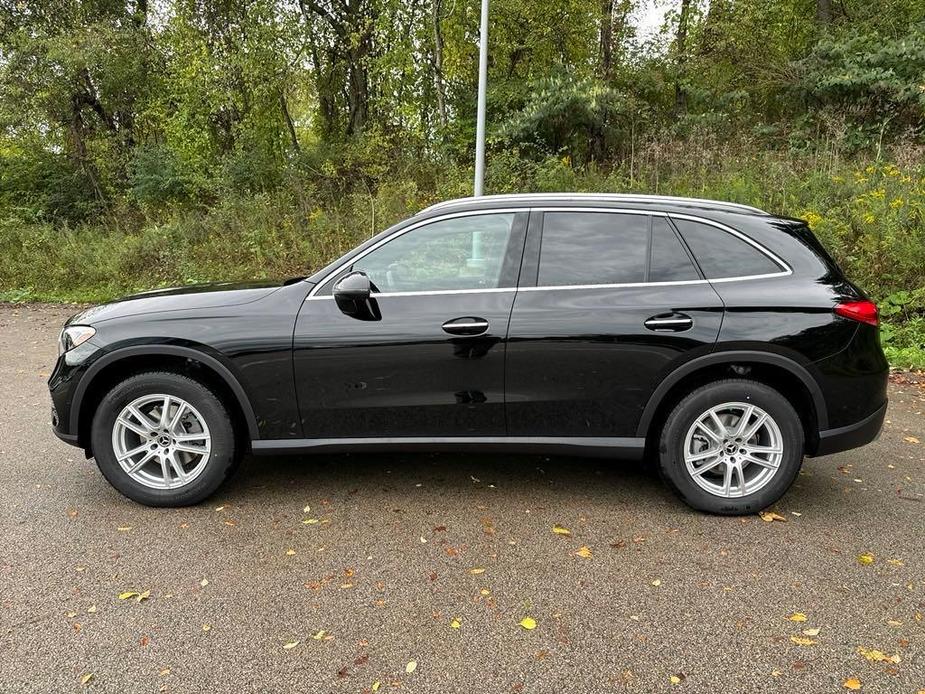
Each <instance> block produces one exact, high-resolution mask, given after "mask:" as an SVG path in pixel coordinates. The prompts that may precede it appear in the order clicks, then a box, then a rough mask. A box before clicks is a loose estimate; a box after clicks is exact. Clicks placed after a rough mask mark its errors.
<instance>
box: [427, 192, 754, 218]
mask: <svg viewBox="0 0 925 694" xmlns="http://www.w3.org/2000/svg"><path fill="white" fill-rule="evenodd" d="M478 200H483V201H486V202H493V201H498V202H510V203H518V202H523V203H537V202H544V201H548V202H553V201H556V202H563V201H564V202H629V203H632V202H645V203H649V202H664V203H669V204H679V205H691V204H693V205H697V206H699V207H713V208H717V209H729V210H738V211H740V212H751V213H752V214H760V215H767V214H768V213H767V212H765V211H764V210H761V209H758V208H757V207H751V206H750V205H741V204H739V203H737V202H723V201H721V200H706V199H704V198H683V197H672V196H668V195H643V194H636V193H514V194H505V195H483V196H481V197H478V198H474V197H468V198H455V199H453V200H445V201H443V202H438V203H436V204H434V205H431V206H430V207H427V208H425V209H423V210H421V212H430V211H433V210H442V209H444V208H447V207H453V206H455V205H465V204H468V203H473V202H476V201H478ZM418 214H420V212H419V213H418Z"/></svg>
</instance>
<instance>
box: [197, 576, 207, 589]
mask: <svg viewBox="0 0 925 694" xmlns="http://www.w3.org/2000/svg"><path fill="white" fill-rule="evenodd" d="M199 585H200V586H202V587H203V588H205V587H206V586H207V585H209V579H208V578H204V579H202V580H201V581H199Z"/></svg>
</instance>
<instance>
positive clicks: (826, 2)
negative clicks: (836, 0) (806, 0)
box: [816, 0, 834, 24]
mask: <svg viewBox="0 0 925 694" xmlns="http://www.w3.org/2000/svg"><path fill="white" fill-rule="evenodd" d="M833 18H834V17H833V14H832V0H816V19H817V20H818V21H819V23H820V24H831V23H832V19H833Z"/></svg>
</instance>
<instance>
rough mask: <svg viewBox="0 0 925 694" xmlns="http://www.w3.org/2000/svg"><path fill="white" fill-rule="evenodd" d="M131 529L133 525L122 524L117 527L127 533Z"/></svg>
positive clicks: (121, 531)
mask: <svg viewBox="0 0 925 694" xmlns="http://www.w3.org/2000/svg"><path fill="white" fill-rule="evenodd" d="M131 529H132V526H131V525H120V526H119V527H118V528H116V530H118V531H119V532H120V533H127V532H128V531H129V530H131Z"/></svg>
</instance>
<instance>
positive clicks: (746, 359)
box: [636, 350, 828, 454]
mask: <svg viewBox="0 0 925 694" xmlns="http://www.w3.org/2000/svg"><path fill="white" fill-rule="evenodd" d="M730 377H734V378H751V379H753V380H756V381H759V382H761V383H764V384H765V385H768V386H770V387H772V388H774V389H775V390H777V391H779V392H780V393H781V394H782V395H784V396H785V397H786V398H787V399H788V400H790V401H791V402H792V403H793V404H794V407H795V409H796V410H797V414H798V415H799V416H800V422H801V424H802V425H803V431H804V435H805V438H806V450H807V453H808V454H812V452H813V451H815V449H816V447H817V446H818V444H819V431H821V430H824V429H827V428H828V410H827V407H826V403H825V398H824V397H823V394H822V389H821V388H820V387H819V384H818V383H817V382H816V380H815V379H814V378H813V376H812V375H811V374H810V372H809V371H808V370H807V368H806V367H804V366H802V365H801V364H799V363H797V362H796V361H794V360H793V359H790V358H788V357H786V356H783V355H780V354H775V353H772V352H758V351H752V350H730V351H723V352H713V353H711V354H707V355H705V356H702V357H698V358H696V359H692V360H691V361H689V362H686V363H685V364H683V365H682V366H680V367H678V368H677V369H675V370H674V371H672V372H671V373H670V374H669V375H668V376H667V377H666V378H665V379H664V380H662V382H661V383H659V385H658V387H657V388H656V389H655V391H654V392H653V393H652V395H651V397H650V398H649V401H648V402H647V403H646V406H645V408H644V410H643V414H642V417H641V418H640V421H639V426H638V428H637V433H636V435H637V436H638V437H640V438H645V439H646V448H647V450H654V448H652V446H653V445H654V446H655V447H656V448H657V445H658V444H657V437H658V434H659V432H660V431H661V427H662V425H663V424H664V422H665V419H666V418H667V417H668V415H669V414H670V412H671V410H672V409H673V408H674V406H675V405H676V404H677V403H678V402H680V401H681V399H682V398H683V397H684V396H685V395H686V394H687V393H689V392H691V391H692V390H694V389H696V388H698V387H700V386H701V385H704V384H706V383H709V382H711V381H714V380H720V379H723V378H730Z"/></svg>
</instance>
